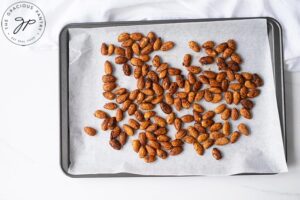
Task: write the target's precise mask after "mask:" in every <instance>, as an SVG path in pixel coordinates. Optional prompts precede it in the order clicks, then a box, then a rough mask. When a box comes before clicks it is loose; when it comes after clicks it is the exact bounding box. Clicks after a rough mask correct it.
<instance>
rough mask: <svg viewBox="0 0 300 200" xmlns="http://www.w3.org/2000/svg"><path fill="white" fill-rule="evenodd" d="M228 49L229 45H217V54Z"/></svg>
mask: <svg viewBox="0 0 300 200" xmlns="http://www.w3.org/2000/svg"><path fill="white" fill-rule="evenodd" d="M227 47H228V45H227V43H225V42H224V43H221V44H219V45H217V46H216V48H215V50H216V52H218V53H222V52H224V51H225V49H226V48H227Z"/></svg>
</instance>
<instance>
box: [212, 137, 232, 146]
mask: <svg viewBox="0 0 300 200" xmlns="http://www.w3.org/2000/svg"><path fill="white" fill-rule="evenodd" d="M229 142H230V141H229V139H228V138H227V137H221V138H218V139H216V141H215V144H216V145H220V146H222V145H226V144H228V143H229Z"/></svg>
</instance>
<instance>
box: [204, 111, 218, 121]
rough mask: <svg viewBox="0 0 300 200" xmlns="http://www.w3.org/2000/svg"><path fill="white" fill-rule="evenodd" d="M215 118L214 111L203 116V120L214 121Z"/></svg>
mask: <svg viewBox="0 0 300 200" xmlns="http://www.w3.org/2000/svg"><path fill="white" fill-rule="evenodd" d="M214 116H215V112H214V111H207V112H206V113H204V114H203V116H202V119H204V120H205V119H212V118H213V117H214Z"/></svg>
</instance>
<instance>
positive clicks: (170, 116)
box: [166, 112, 176, 124]
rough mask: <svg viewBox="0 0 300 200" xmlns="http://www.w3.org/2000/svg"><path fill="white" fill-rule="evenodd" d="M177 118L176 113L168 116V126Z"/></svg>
mask: <svg viewBox="0 0 300 200" xmlns="http://www.w3.org/2000/svg"><path fill="white" fill-rule="evenodd" d="M175 118H176V115H175V113H173V112H172V113H170V114H168V115H167V118H166V121H167V123H168V124H173V123H174V121H175Z"/></svg>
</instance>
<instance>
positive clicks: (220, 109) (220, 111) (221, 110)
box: [215, 103, 226, 114]
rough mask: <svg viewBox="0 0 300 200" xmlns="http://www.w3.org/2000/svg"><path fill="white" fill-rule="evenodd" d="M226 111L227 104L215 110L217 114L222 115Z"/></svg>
mask: <svg viewBox="0 0 300 200" xmlns="http://www.w3.org/2000/svg"><path fill="white" fill-rule="evenodd" d="M225 109H226V104H224V103H223V104H220V105H219V106H217V107H216V108H215V113H217V114H220V113H222V112H223V111H224V110H225Z"/></svg>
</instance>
